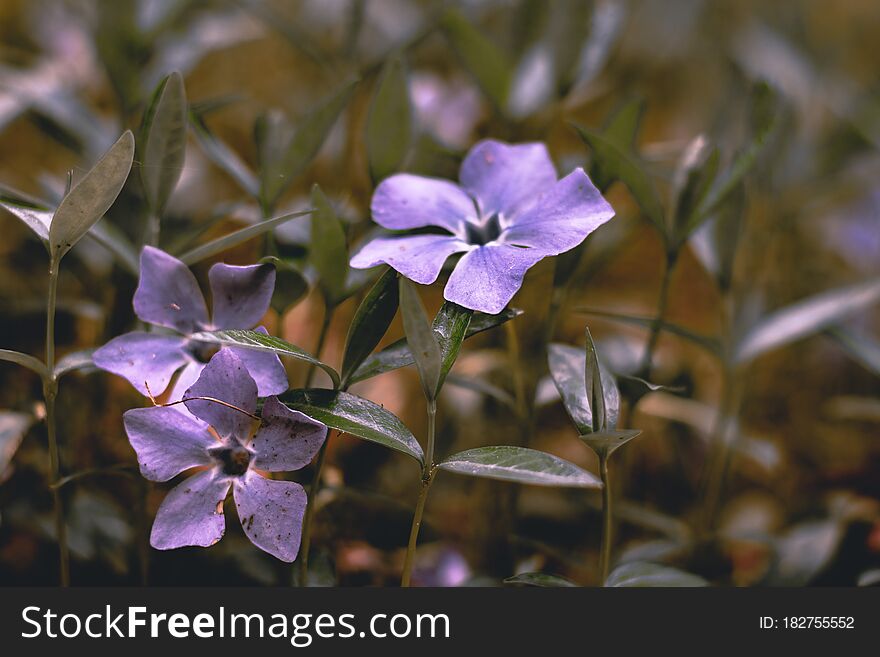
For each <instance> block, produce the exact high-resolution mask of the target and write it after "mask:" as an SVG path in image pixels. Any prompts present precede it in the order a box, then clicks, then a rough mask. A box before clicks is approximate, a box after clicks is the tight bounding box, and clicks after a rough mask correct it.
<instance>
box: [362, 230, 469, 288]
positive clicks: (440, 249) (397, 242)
mask: <svg viewBox="0 0 880 657" xmlns="http://www.w3.org/2000/svg"><path fill="white" fill-rule="evenodd" d="M471 248H473V247H471V246H470V245H469V244H467V242H463V241H462V240H460V239H458V238H456V237H449V236H446V235H413V236H411V237H377V238H376V239H374V240H372V241H371V242H368V243H367V244H366V245H365V246H364V247H363V248H362V249H361V250H360V251H358V253H356V254H355V256H354V257H353V258H352V259H351V266H352V267H354V268H355V269H369V268H370V267H375V266H376V265H380V264H382V263H383V262H384V263H385V264H387V265H390V266H391V267H392V268H393V269H395V270H397V271H399V272H400V273H401V274H403V275H404V276H406V277H407V278H408V279H410V280H412V281H415V282H416V283H421V284H422V285H429V284H430V283H433V282H434V281H436V280H437V277H438V276H439V275H440V270H441V269H443V263H444V262H446V260H447V258H449V256H451V255H452V254H453V253H459V252H461V251H467V250H469V249H471Z"/></svg>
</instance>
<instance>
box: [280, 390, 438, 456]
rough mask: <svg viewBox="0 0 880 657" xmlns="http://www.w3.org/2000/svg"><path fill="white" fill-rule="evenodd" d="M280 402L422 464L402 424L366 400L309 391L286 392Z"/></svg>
mask: <svg viewBox="0 0 880 657" xmlns="http://www.w3.org/2000/svg"><path fill="white" fill-rule="evenodd" d="M282 401H283V402H284V403H285V404H287V405H288V406H289V407H290V408H292V409H294V410H297V411H301V412H302V413H305V414H306V415H308V416H309V417H311V418H314V419H316V420H318V421H319V422H323V423H324V424H326V425H327V426H328V427H330V428H332V429H336V430H337V431H341V432H343V433H347V434H349V435H352V436H355V437H357V438H362V439H363V440H368V441H370V442H373V443H378V444H379V445H383V446H385V447H389V448H391V449H394V450H397V451H398V452H402V453H403V454H406V455H408V456H411V457H413V458H414V459H415V460H416V461H418V462H419V464H420V465H421V464H423V462H424V454H423V453H422V448H421V446H420V445H419V442H418V441H417V440H416V439H415V437H414V436H413V435H412V432H411V431H410V430H409V429H407V428H406V426H405V425H404V424H403V422H401V421H400V420H399V419H398V418H397V416H396V415H394V414H393V413H391V412H390V411H387V410H385V409H384V408H382V407H381V406H379V405H378V404H375V403H373V402H371V401H369V400H367V399H363V398H362V397H358V396H356V395H352V394H349V393H347V392H339V391H336V392H334V391H333V390H320V389H311V390H293V391H291V392H288V393H286V394H285V395H283V396H282Z"/></svg>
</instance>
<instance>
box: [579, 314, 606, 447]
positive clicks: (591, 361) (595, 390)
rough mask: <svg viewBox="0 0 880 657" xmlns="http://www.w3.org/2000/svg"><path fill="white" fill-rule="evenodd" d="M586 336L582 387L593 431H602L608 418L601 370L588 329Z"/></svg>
mask: <svg viewBox="0 0 880 657" xmlns="http://www.w3.org/2000/svg"><path fill="white" fill-rule="evenodd" d="M586 336H587V342H586V345H587V346H586V350H585V356H586V357H585V358H584V385H585V387H586V390H587V400H588V401H589V402H590V410H591V412H592V418H591V420H592V427H593V431H604V430H606V429H607V428H608V417H607V416H606V415H605V392H604V390H603V388H602V370H601V369H600V368H599V357H598V356H597V355H596V345H594V344H593V336H592V335H590V329H586Z"/></svg>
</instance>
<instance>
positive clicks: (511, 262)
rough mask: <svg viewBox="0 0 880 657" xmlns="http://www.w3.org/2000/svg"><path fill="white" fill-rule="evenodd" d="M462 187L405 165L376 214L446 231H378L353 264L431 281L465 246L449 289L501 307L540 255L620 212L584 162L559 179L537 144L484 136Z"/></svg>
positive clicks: (484, 307) (375, 205) (455, 298)
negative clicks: (387, 233) (389, 233)
mask: <svg viewBox="0 0 880 657" xmlns="http://www.w3.org/2000/svg"><path fill="white" fill-rule="evenodd" d="M459 178H460V180H461V184H460V185H456V184H454V183H452V182H449V181H446V180H439V179H436V178H425V177H422V176H414V175H411V174H406V173H401V174H397V175H394V176H391V177H390V178H387V179H385V180H383V181H382V183H381V184H380V185H379V187H378V188H377V189H376V193H375V194H374V195H373V201H372V212H373V220H374V221H376V223H378V224H379V225H381V226H384V227H385V228H388V229H391V230H410V229H414V228H433V229H438V228H439V229H441V230H442V231H444V232H443V233H440V234H438V233H437V232H432V233H423V234H419V235H410V236H404V237H378V238H376V239H373V240H372V241H370V242H369V243H367V244H366V245H365V246H364V247H363V248H362V249H361V250H360V251H359V252H358V253H357V254H356V255H355V256H354V257H353V258H352V259H351V266H352V267H355V268H357V269H365V268H369V267H375V266H376V265H378V264H380V263H383V262H384V263H386V264H388V265H390V266H391V267H393V268H394V269H396V270H397V271H399V272H400V273H401V274H403V275H404V276H406V277H407V278H409V279H411V280H413V281H415V282H416V283H421V284H423V285H428V284H430V283H433V282H434V281H436V280H437V277H438V276H439V275H440V270H441V269H442V267H443V263H444V262H446V259H447V258H448V257H449V256H451V255H452V254H454V253H464V254H465V255H464V256H463V257H462V258H461V260H459V262H458V264H457V265H456V266H455V269H454V270H453V272H452V274H451V275H450V277H449V282H448V283H447V284H446V289H445V291H444V294H443V296H444V297H445V298H446V299H447V300H448V301H452V302H454V303H457V304H459V305H461V306H464V307H465V308H470V309H472V310H480V311H483V312H486V313H492V314H495V313H499V312H501V311H502V310H503V309H504V307H505V306H506V305H507V304H508V302H509V301H510V300H511V299H512V298H513V295H514V294H516V292H517V290H519V288H520V286H521V285H522V281H523V276H525V273H526V270H528V269H529V267H531V266H532V265H534V264H535V263H537V262H538V261H539V260H541V259H543V258H545V257H547V256H552V255H559V254H560V253H563V252H565V251H568V250H569V249H572V248H574V247H575V246H577V245H578V244H580V243H581V242H582V241H583V240H584V239H585V238H586V237H587V235H589V234H590V233H591V232H593V231H594V230H596V228H598V227H599V226H601V225H602V224H604V223H605V222H606V221H608V220H609V219H611V217H613V216H614V210H613V209H612V208H611V206H610V205H609V204H608V202H607V201H606V200H605V199H604V198H602V195H601V194H600V193H599V190H597V189H596V187H595V186H594V185H593V183H592V182H590V179H589V178H588V177H587V174H585V173H584V171H583V169H580V168H578V169H575V170H574V171H572V172H571V173H570V174H569V175H567V176H566V177H565V178H563V179H561V180H557V179H556V170H555V169H554V168H553V163H552V162H551V161H550V156H549V154H548V153H547V149H546V147H545V146H544V145H543V144H541V143H528V144H517V145H510V144H505V143H502V142H498V141H492V140H487V141H482V142H480V143H478V144H477V145H476V146H474V147H473V148H472V149H471V151H470V152H469V153H468V155H467V157H465V159H464V162H462V165H461V173H460V175H459Z"/></svg>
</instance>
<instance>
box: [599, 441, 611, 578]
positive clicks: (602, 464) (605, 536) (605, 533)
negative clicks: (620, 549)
mask: <svg viewBox="0 0 880 657" xmlns="http://www.w3.org/2000/svg"><path fill="white" fill-rule="evenodd" d="M599 475H600V477H601V478H602V547H601V549H600V550H599V577H600V578H601V580H600V585H601V586H605V580H607V579H608V568H609V565H610V564H611V539H612V532H613V523H612V517H611V482H610V479H609V477H608V455H607V454H604V455H600V456H599Z"/></svg>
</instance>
